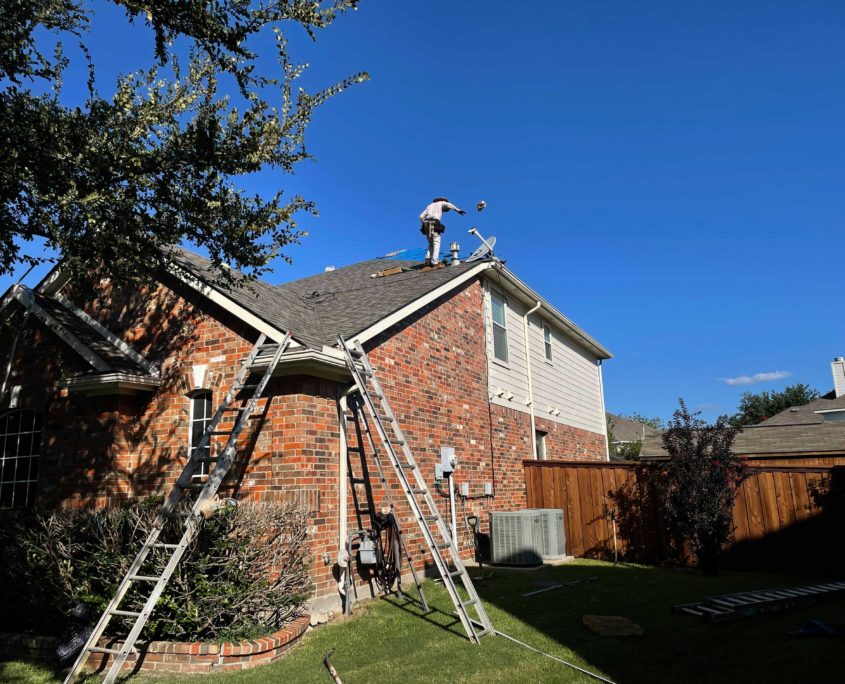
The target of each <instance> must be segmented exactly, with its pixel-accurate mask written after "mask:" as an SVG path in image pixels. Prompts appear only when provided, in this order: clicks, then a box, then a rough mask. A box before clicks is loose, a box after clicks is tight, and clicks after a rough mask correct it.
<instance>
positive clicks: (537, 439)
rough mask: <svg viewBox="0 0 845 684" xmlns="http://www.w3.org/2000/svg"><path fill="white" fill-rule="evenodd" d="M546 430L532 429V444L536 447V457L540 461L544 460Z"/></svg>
mask: <svg viewBox="0 0 845 684" xmlns="http://www.w3.org/2000/svg"><path fill="white" fill-rule="evenodd" d="M548 434H549V433H548V432H543V431H542V430H535V431H534V446H535V449H536V454H537V458H539V459H540V460H541V461H545V460H546V435H548Z"/></svg>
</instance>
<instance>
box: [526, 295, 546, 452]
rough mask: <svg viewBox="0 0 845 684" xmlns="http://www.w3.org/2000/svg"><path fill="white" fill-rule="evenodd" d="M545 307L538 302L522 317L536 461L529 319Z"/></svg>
mask: <svg viewBox="0 0 845 684" xmlns="http://www.w3.org/2000/svg"><path fill="white" fill-rule="evenodd" d="M541 306H543V303H542V302H537V304H536V305H535V306H534V308H533V309H529V310H528V311H526V312H525V316H523V317H522V325H523V328H524V331H525V369H526V372H527V373H528V408H529V411H528V414H529V415H530V416H531V435H530V437H531V453H533V454H534V459H535V460H536V459H537V436H536V435H537V426H536V424H535V422H534V387H533V386H532V384H531V345H530V344H529V340H528V317H529V316H530V315H531V314H533V313H535V312H537V311H539V310H540V307H541Z"/></svg>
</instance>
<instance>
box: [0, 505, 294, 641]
mask: <svg viewBox="0 0 845 684" xmlns="http://www.w3.org/2000/svg"><path fill="white" fill-rule="evenodd" d="M159 504H160V501H157V500H143V501H133V502H130V503H126V504H124V505H123V506H121V507H116V508H108V509H100V510H87V509H86V510H73V511H58V512H55V513H51V514H39V513H29V514H15V515H12V514H8V515H7V516H6V520H4V521H0V544H1V545H2V548H4V551H5V554H6V559H5V562H4V563H3V564H2V567H1V568H0V601H2V605H3V606H4V610H3V612H2V616H1V617H0V628H2V629H6V630H14V631H19V630H22V629H30V630H34V631H39V632H43V633H54V634H55V633H59V632H61V631H62V630H63V629H64V628H65V626H66V624H67V618H66V616H67V615H69V613H70V610H71V609H72V608H73V606H75V605H77V604H78V603H83V604H85V605H87V606H90V607H91V608H92V611H93V612H95V613H100V612H102V610H103V609H104V608H105V607H106V605H107V604H108V603H109V601H110V600H111V597H112V595H113V594H114V592H115V590H116V588H117V585H118V584H119V582H120V579H121V578H122V577H123V575H124V574H125V573H126V570H127V569H128V567H129V565H130V563H131V562H132V560H133V558H134V556H135V554H136V553H137V551H138V549H139V548H140V545H141V543H142V541H143V540H144V538H145V537H146V536H147V534H148V533H149V531H150V529H151V527H152V524H153V521H154V519H155V515H156V513H157V511H158V509H159ZM306 530H307V516H306V514H305V512H304V511H302V510H301V509H300V508H297V507H294V506H285V505H279V504H256V503H241V504H240V505H239V506H237V507H229V508H224V509H222V510H221V511H220V512H219V513H217V514H216V515H215V516H213V517H212V518H210V519H209V520H207V521H206V522H205V523H204V524H203V526H202V529H201V531H200V533H199V534H198V535H197V536H196V538H195V539H194V540H193V542H192V543H191V546H190V548H189V549H188V550H187V552H186V554H185V556H184V557H183V560H182V562H181V563H180V565H179V567H178V569H177V571H176V572H175V573H174V575H173V576H172V578H171V580H170V583H169V584H168V586H167V589H166V590H165V593H164V595H163V596H162V597H161V599H160V600H159V602H158V605H157V607H156V611H155V612H154V613H153V615H152V618H151V619H150V621H149V622H148V623H147V626H146V628H145V630H144V633H143V635H142V636H143V637H144V638H156V639H173V640H177V639H180V640H200V639H236V638H250V637H253V636H255V635H256V634H258V633H267V632H268V631H270V630H272V629H274V628H276V627H277V626H279V625H280V624H282V623H283V622H284V621H285V620H287V619H289V618H291V617H293V616H294V615H295V614H296V613H297V612H298V610H299V609H300V607H301V605H302V604H303V603H304V601H305V599H306V598H307V597H308V594H309V589H310V582H309V570H308V564H309V559H308V557H307V552H306ZM178 537H179V528H178V526H177V525H176V524H175V523H168V524H167V525H166V526H165V530H164V531H163V532H162V538H161V541H176V540H177V539H178ZM165 562H166V558H165V555H164V554H162V555H159V556H158V557H156V558H152V559H151V560H150V561H148V564H147V565H145V567H144V573H145V574H152V573H153V572H155V571H156V570H158V571H159V572H160V571H161V570H162V569H163V567H164V564H165ZM156 574H158V573H156ZM146 588H147V589H148V588H149V585H147V587H146ZM133 592H135V590H134V589H133ZM140 605H141V597H140V596H139V595H138V594H137V592H135V593H130V594H129V595H128V596H127V598H126V599H125V600H124V601H123V602H122V603H121V608H122V609H124V610H132V609H133V607H134V608H137V607H138V606H140ZM128 627H129V624H128V623H123V624H121V623H120V622H119V621H118V620H117V618H115V619H113V620H112V622H111V624H110V625H109V629H110V630H112V631H113V632H114V633H115V634H125V633H126V632H127V631H128Z"/></svg>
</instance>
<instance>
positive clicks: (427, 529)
mask: <svg viewBox="0 0 845 684" xmlns="http://www.w3.org/2000/svg"><path fill="white" fill-rule="evenodd" d="M338 343H339V345H340V348H341V349H342V350H343V353H344V356H345V358H346V365H347V366H348V368H349V370H350V372H351V373H352V377H353V379H354V381H355V385H356V387H357V388H358V392H359V393H360V395H361V398H362V399H363V401H364V405H365V406H366V408H367V411H368V412H369V414H370V416H371V417H372V419H373V425H374V426H375V428H376V432H377V433H378V435H379V438H380V439H381V442H382V444H383V445H384V450H385V452H386V453H387V455H388V458H389V459H390V463H391V465H392V466H393V468H394V470H395V471H396V477H397V479H398V481H399V484H400V485H401V487H402V491H403V492H404V493H405V497H406V498H407V499H408V505H409V506H410V507H411V511H412V512H413V514H414V517H415V518H416V519H417V523H418V524H419V526H420V530H421V531H422V534H423V538H424V539H425V542H426V545H427V546H428V548H429V549H430V551H431V555H432V558H433V559H434V563H435V565H436V567H437V571H438V572H439V573H440V577H441V578H442V580H443V586H444V587H446V591H447V592H448V593H449V597H450V598H451V599H452V603H453V604H454V606H455V612H456V614H457V616H458V619H459V620H460V622H461V624H462V625H463V627H464V630H465V631H466V633H467V637H469V640H470V642H472V643H474V644H477V643H479V641H480V640H481V637H482V636H484V635H486V634H493V633H494V630H493V625H492V624H491V622H490V618H489V617H488V616H487V611H486V610H485V609H484V605H483V604H482V603H481V599H480V598H479V596H478V593H477V592H476V590H475V586H474V585H473V583H472V579H471V578H470V576H469V573H468V572H467V569H466V567H464V564H463V562H462V561H461V557H460V554H459V553H458V549H457V547H456V546H455V543H454V541H453V540H452V538H451V535H450V534H449V528H448V527H447V526H446V523H445V522H444V521H443V518H442V517H441V515H440V512H439V511H438V509H437V503H436V502H435V500H434V497H433V496H432V495H431V492H430V491H429V489H428V485H427V484H426V482H425V479H424V478H423V476H422V473H421V472H420V469H419V467H418V466H417V462H416V460H414V455H413V453H412V452H411V449H410V447H409V446H408V442H407V440H406V439H405V435H404V433H403V432H402V428H401V427H400V426H399V421H398V420H397V419H396V415H395V414H394V413H393V410H392V409H391V408H390V404H389V403H388V401H387V396H386V395H385V393H384V390H383V389H382V386H381V383H379V381H378V378H376V375H375V372H374V371H373V367H372V365H371V364H370V360H369V358H368V357H367V354H366V352H365V351H364V349H363V347H362V346H361V344H360V343H359V342H358V341H357V340H353V341H352V342H351V343H350V342H347V341H346V340H345V339H344V338H343V336H340V337H338ZM370 387H372V390H370ZM374 400H377V401H378V402H379V406H378V407H377V406H376V404H375V401H374ZM379 409H380V410H379ZM385 423H388V424H389V425H390V429H391V432H392V436H391V435H390V434H389V433H388V432H387V428H386V427H385ZM397 447H398V448H399V453H397V451H396V448H397ZM400 454H401V458H400ZM450 564H451V566H452V567H450ZM459 583H460V585H463V589H464V591H465V593H466V594H467V596H468V598H464V597H463V596H461V594H460V590H459ZM470 608H473V609H474V610H475V613H476V617H475V618H473V617H472V615H471V613H470V612H469V611H470Z"/></svg>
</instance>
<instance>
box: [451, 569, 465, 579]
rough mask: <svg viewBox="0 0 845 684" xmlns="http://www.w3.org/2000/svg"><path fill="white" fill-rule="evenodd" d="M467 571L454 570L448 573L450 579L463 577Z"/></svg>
mask: <svg viewBox="0 0 845 684" xmlns="http://www.w3.org/2000/svg"><path fill="white" fill-rule="evenodd" d="M465 572H466V570H453V571H452V572H450V573H448V574H449V577H458V576H459V575H463V574H464V573H465Z"/></svg>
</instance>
